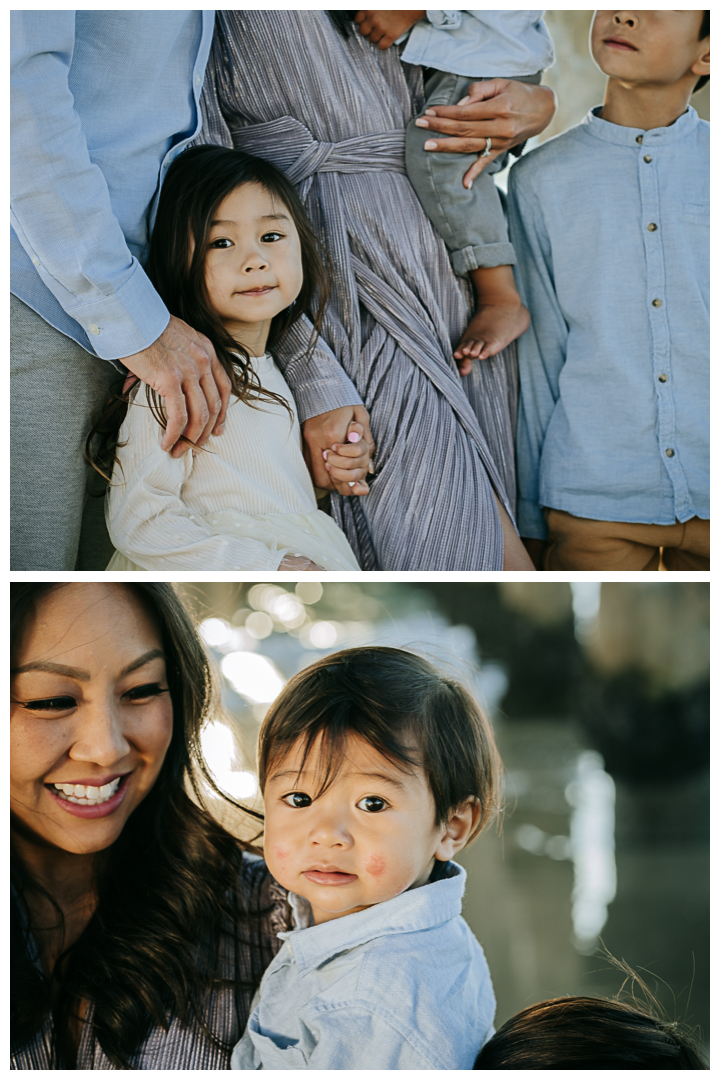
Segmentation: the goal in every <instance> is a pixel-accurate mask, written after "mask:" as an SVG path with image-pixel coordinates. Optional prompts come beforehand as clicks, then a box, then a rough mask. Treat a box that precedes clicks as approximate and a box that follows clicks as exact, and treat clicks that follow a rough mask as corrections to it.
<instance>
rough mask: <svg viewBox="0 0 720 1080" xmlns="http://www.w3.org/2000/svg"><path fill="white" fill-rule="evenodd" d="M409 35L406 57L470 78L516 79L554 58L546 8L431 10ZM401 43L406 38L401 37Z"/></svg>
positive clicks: (412, 62) (542, 69)
mask: <svg viewBox="0 0 720 1080" xmlns="http://www.w3.org/2000/svg"><path fill="white" fill-rule="evenodd" d="M425 14H426V16H427V18H425V19H421V20H420V21H419V22H417V23H415V25H414V26H413V28H412V30H411V31H410V33H409V34H408V35H407V37H408V41H407V45H406V46H405V49H404V50H403V54H402V58H403V60H404V62H405V63H406V64H422V65H423V66H424V67H431V68H437V70H438V71H447V72H451V73H452V74H454V75H464V76H466V77H467V78H470V79H472V78H483V77H485V78H498V79H499V78H504V79H512V78H515V77H516V76H518V75H534V74H535V73H536V72H538V71H545V70H546V68H549V67H550V66H551V65H552V64H553V62H554V60H555V54H554V52H553V43H552V38H551V37H550V34H549V33H548V29H547V27H546V26H545V23H544V22H543V18H542V17H543V14H544V12H542V11H426V12H425ZM399 40H400V41H402V40H404V38H401V39H399Z"/></svg>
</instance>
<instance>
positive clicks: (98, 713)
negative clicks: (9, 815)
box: [10, 584, 173, 854]
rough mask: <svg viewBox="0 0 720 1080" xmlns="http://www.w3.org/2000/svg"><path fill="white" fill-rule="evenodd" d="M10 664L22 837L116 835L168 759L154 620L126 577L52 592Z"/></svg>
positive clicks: (14, 783) (166, 705)
mask: <svg viewBox="0 0 720 1080" xmlns="http://www.w3.org/2000/svg"><path fill="white" fill-rule="evenodd" d="M16 662H17V666H16V667H15V669H14V671H13V672H12V673H11V678H12V682H11V725H10V808H11V810H12V812H13V813H14V815H15V818H16V822H19V824H20V827H21V832H22V833H23V835H24V837H25V840H26V841H30V843H33V844H36V845H39V846H41V847H44V848H48V847H53V848H60V849H62V850H63V851H68V852H73V853H75V854H90V853H93V852H98V851H102V850H103V849H105V848H107V847H109V846H110V844H112V843H113V842H114V841H115V840H117V838H118V837H119V835H120V833H121V832H122V829H123V827H124V825H125V822H126V821H127V819H128V818H129V816H130V814H131V813H132V812H133V810H135V809H136V807H137V806H139V804H140V803H141V802H142V800H143V799H144V798H145V796H146V795H147V794H148V792H149V791H150V789H151V788H152V786H153V784H154V783H155V781H156V780H157V777H158V774H159V772H160V769H161V767H162V764H163V761H164V760H165V754H166V753H167V749H168V747H169V745H170V738H171V735H172V723H173V716H172V702H171V701H170V695H169V693H168V688H167V681H166V678H165V658H164V655H163V651H162V642H161V639H160V634H159V632H158V629H157V627H156V626H155V624H154V622H153V621H152V619H151V618H150V617H149V616H148V614H147V613H146V612H145V610H144V608H143V607H142V605H141V604H140V603H139V601H138V600H137V598H136V597H135V596H134V595H133V593H131V592H130V591H129V590H128V589H125V588H124V587H123V586H122V585H112V584H87V585H86V584H72V585H65V586H62V587H60V588H57V589H53V590H52V591H50V592H49V593H48V594H47V595H45V596H44V597H43V598H42V600H41V601H40V603H39V605H38V611H37V616H36V618H35V620H34V622H33V623H32V625H30V626H29V627H28V628H27V630H26V631H25V634H24V637H23V641H22V642H21V645H20V648H19V650H18V654H17V657H16Z"/></svg>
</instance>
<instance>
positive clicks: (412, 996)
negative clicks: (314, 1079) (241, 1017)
mask: <svg viewBox="0 0 720 1080" xmlns="http://www.w3.org/2000/svg"><path fill="white" fill-rule="evenodd" d="M446 873H447V875H448V876H446V877H444V878H443V879H442V880H439V881H433V882H431V883H429V884H427V885H423V886H421V887H420V888H418V889H410V890H409V891H408V892H404V893H401V894H400V896H396V897H394V898H393V899H392V900H387V901H385V903H383V904H376V905H375V906H373V907H370V908H366V909H365V911H358V912H355V914H353V915H344V916H342V917H341V918H339V919H333V920H332V921H331V922H327V923H321V924H320V925H319V926H308V927H307V928H306V929H298V930H291V931H289V932H287V933H282V934H280V935H279V937H281V938H283V939H284V941H285V944H284V945H283V947H282V948H281V950H280V952H279V953H278V954H277V956H276V957H275V959H274V960H273V962H272V963H271V964H270V966H269V968H268V969H267V971H266V972H265V975H264V976H263V980H262V983H261V984H260V991H259V1000H258V1002H257V1004H256V1006H255V1008H254V1010H253V1012H252V1015H251V1016H250V1020H249V1022H248V1026H247V1030H246V1032H245V1034H244V1036H243V1038H242V1039H241V1041H240V1042H239V1043H238V1045H237V1046H236V1047H235V1050H234V1051H233V1056H232V1067H233V1068H234V1069H472V1067H473V1063H474V1061H475V1057H476V1056H477V1053H478V1051H479V1050H480V1047H481V1046H482V1045H483V1043H485V1041H486V1040H487V1039H489V1038H490V1036H491V1035H492V1033H493V1028H492V1022H493V1017H494V1015H495V995H494V993H493V988H492V983H491V981H490V972H489V971H488V966H487V962H486V960H485V955H484V953H483V951H482V949H481V947H480V945H479V944H478V942H477V940H476V939H475V937H474V936H473V933H472V931H471V930H470V927H469V926H468V925H467V923H466V922H465V920H464V919H463V918H462V917H461V915H460V908H461V901H462V894H463V891H464V888H465V879H466V874H465V871H464V870H463V869H462V867H460V866H458V865H457V864H456V863H449V864H448V867H447V871H446Z"/></svg>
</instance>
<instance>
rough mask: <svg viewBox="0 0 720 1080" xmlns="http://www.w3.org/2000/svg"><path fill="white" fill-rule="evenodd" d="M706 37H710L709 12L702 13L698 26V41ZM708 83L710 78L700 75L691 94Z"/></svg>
mask: <svg viewBox="0 0 720 1080" xmlns="http://www.w3.org/2000/svg"><path fill="white" fill-rule="evenodd" d="M706 37H710V12H709V11H703V19H702V23H701V24H700V36H699V37H698V41H704V40H705V38H706ZM709 82H710V76H709V75H701V76H700V78H699V79H698V81H697V82H696V83H695V89H694V90H693V94H697V92H698V90H702V88H703V86H705V84H706V83H709Z"/></svg>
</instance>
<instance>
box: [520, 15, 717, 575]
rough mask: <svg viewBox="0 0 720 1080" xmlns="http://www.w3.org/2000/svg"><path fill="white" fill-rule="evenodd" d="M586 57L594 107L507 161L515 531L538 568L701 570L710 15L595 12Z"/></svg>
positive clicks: (705, 519)
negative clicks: (704, 101)
mask: <svg viewBox="0 0 720 1080" xmlns="http://www.w3.org/2000/svg"><path fill="white" fill-rule="evenodd" d="M591 49H592V55H593V58H594V60H595V62H596V63H597V65H598V66H599V67H600V69H601V70H602V71H603V72H604V73H605V74H606V75H607V76H608V82H607V89H606V92H605V99H604V103H603V105H602V106H601V107H599V108H595V109H593V110H592V111H591V112H590V113H589V114H588V116H587V117H586V118H585V120H584V121H583V123H582V124H580V125H579V126H578V127H575V128H572V129H571V130H570V131H567V132H565V134H563V135H560V136H558V137H557V138H555V139H551V140H549V141H548V142H547V143H545V144H544V145H543V146H541V147H539V148H538V149H537V150H534V151H532V153H530V154H528V155H527V157H526V158H524V159H523V160H521V161H520V162H518V164H517V165H515V166H513V168H512V169H511V171H510V181H509V189H508V212H509V219H510V234H511V236H512V239H513V243H514V244H515V247H516V249H517V253H518V263H517V277H518V283H519V285H520V290H521V294H522V296H523V299H524V301H525V303H526V304H527V305H528V307H529V309H530V312H531V315H532V326H531V328H530V330H529V331H528V333H527V334H525V336H524V337H523V338H522V340H521V341H520V343H519V346H518V357H519V364H520V380H521V392H520V412H519V418H518V484H519V505H518V524H519V530H520V535H521V536H522V537H524V538H527V542H526V546H527V547H528V549H529V550H530V553H531V554H532V555H533V556H534V558H535V560H536V565H539V566H540V567H541V568H542V569H545V570H588V571H595V570H622V571H636V570H657V569H658V568H659V554H660V553H659V549H660V548H663V552H664V554H663V562H664V565H665V567H666V568H667V569H668V570H708V569H709V567H710V562H709V557H710V520H709V519H710V502H709V462H708V455H709V386H708V381H709V295H708V287H709V230H708V218H709V198H710V187H709V185H710V176H709V135H710V132H709V125H708V124H707V123H705V122H704V121H702V120H699V119H698V116H697V113H696V112H695V110H694V109H692V108H690V107H689V106H688V103H689V100H690V96H691V94H692V93H693V91H694V90H696V89H698V88H699V86H700V85H703V84H704V83H705V82H706V81H707V78H708V77H709V73H710V13H709V12H703V11H686V10H680V11H669V10H663V11H644V10H641V11H598V12H596V14H595V18H594V21H593V26H592V32H591ZM544 540H547V543H546V545H545V547H544V550H543V541H544Z"/></svg>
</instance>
